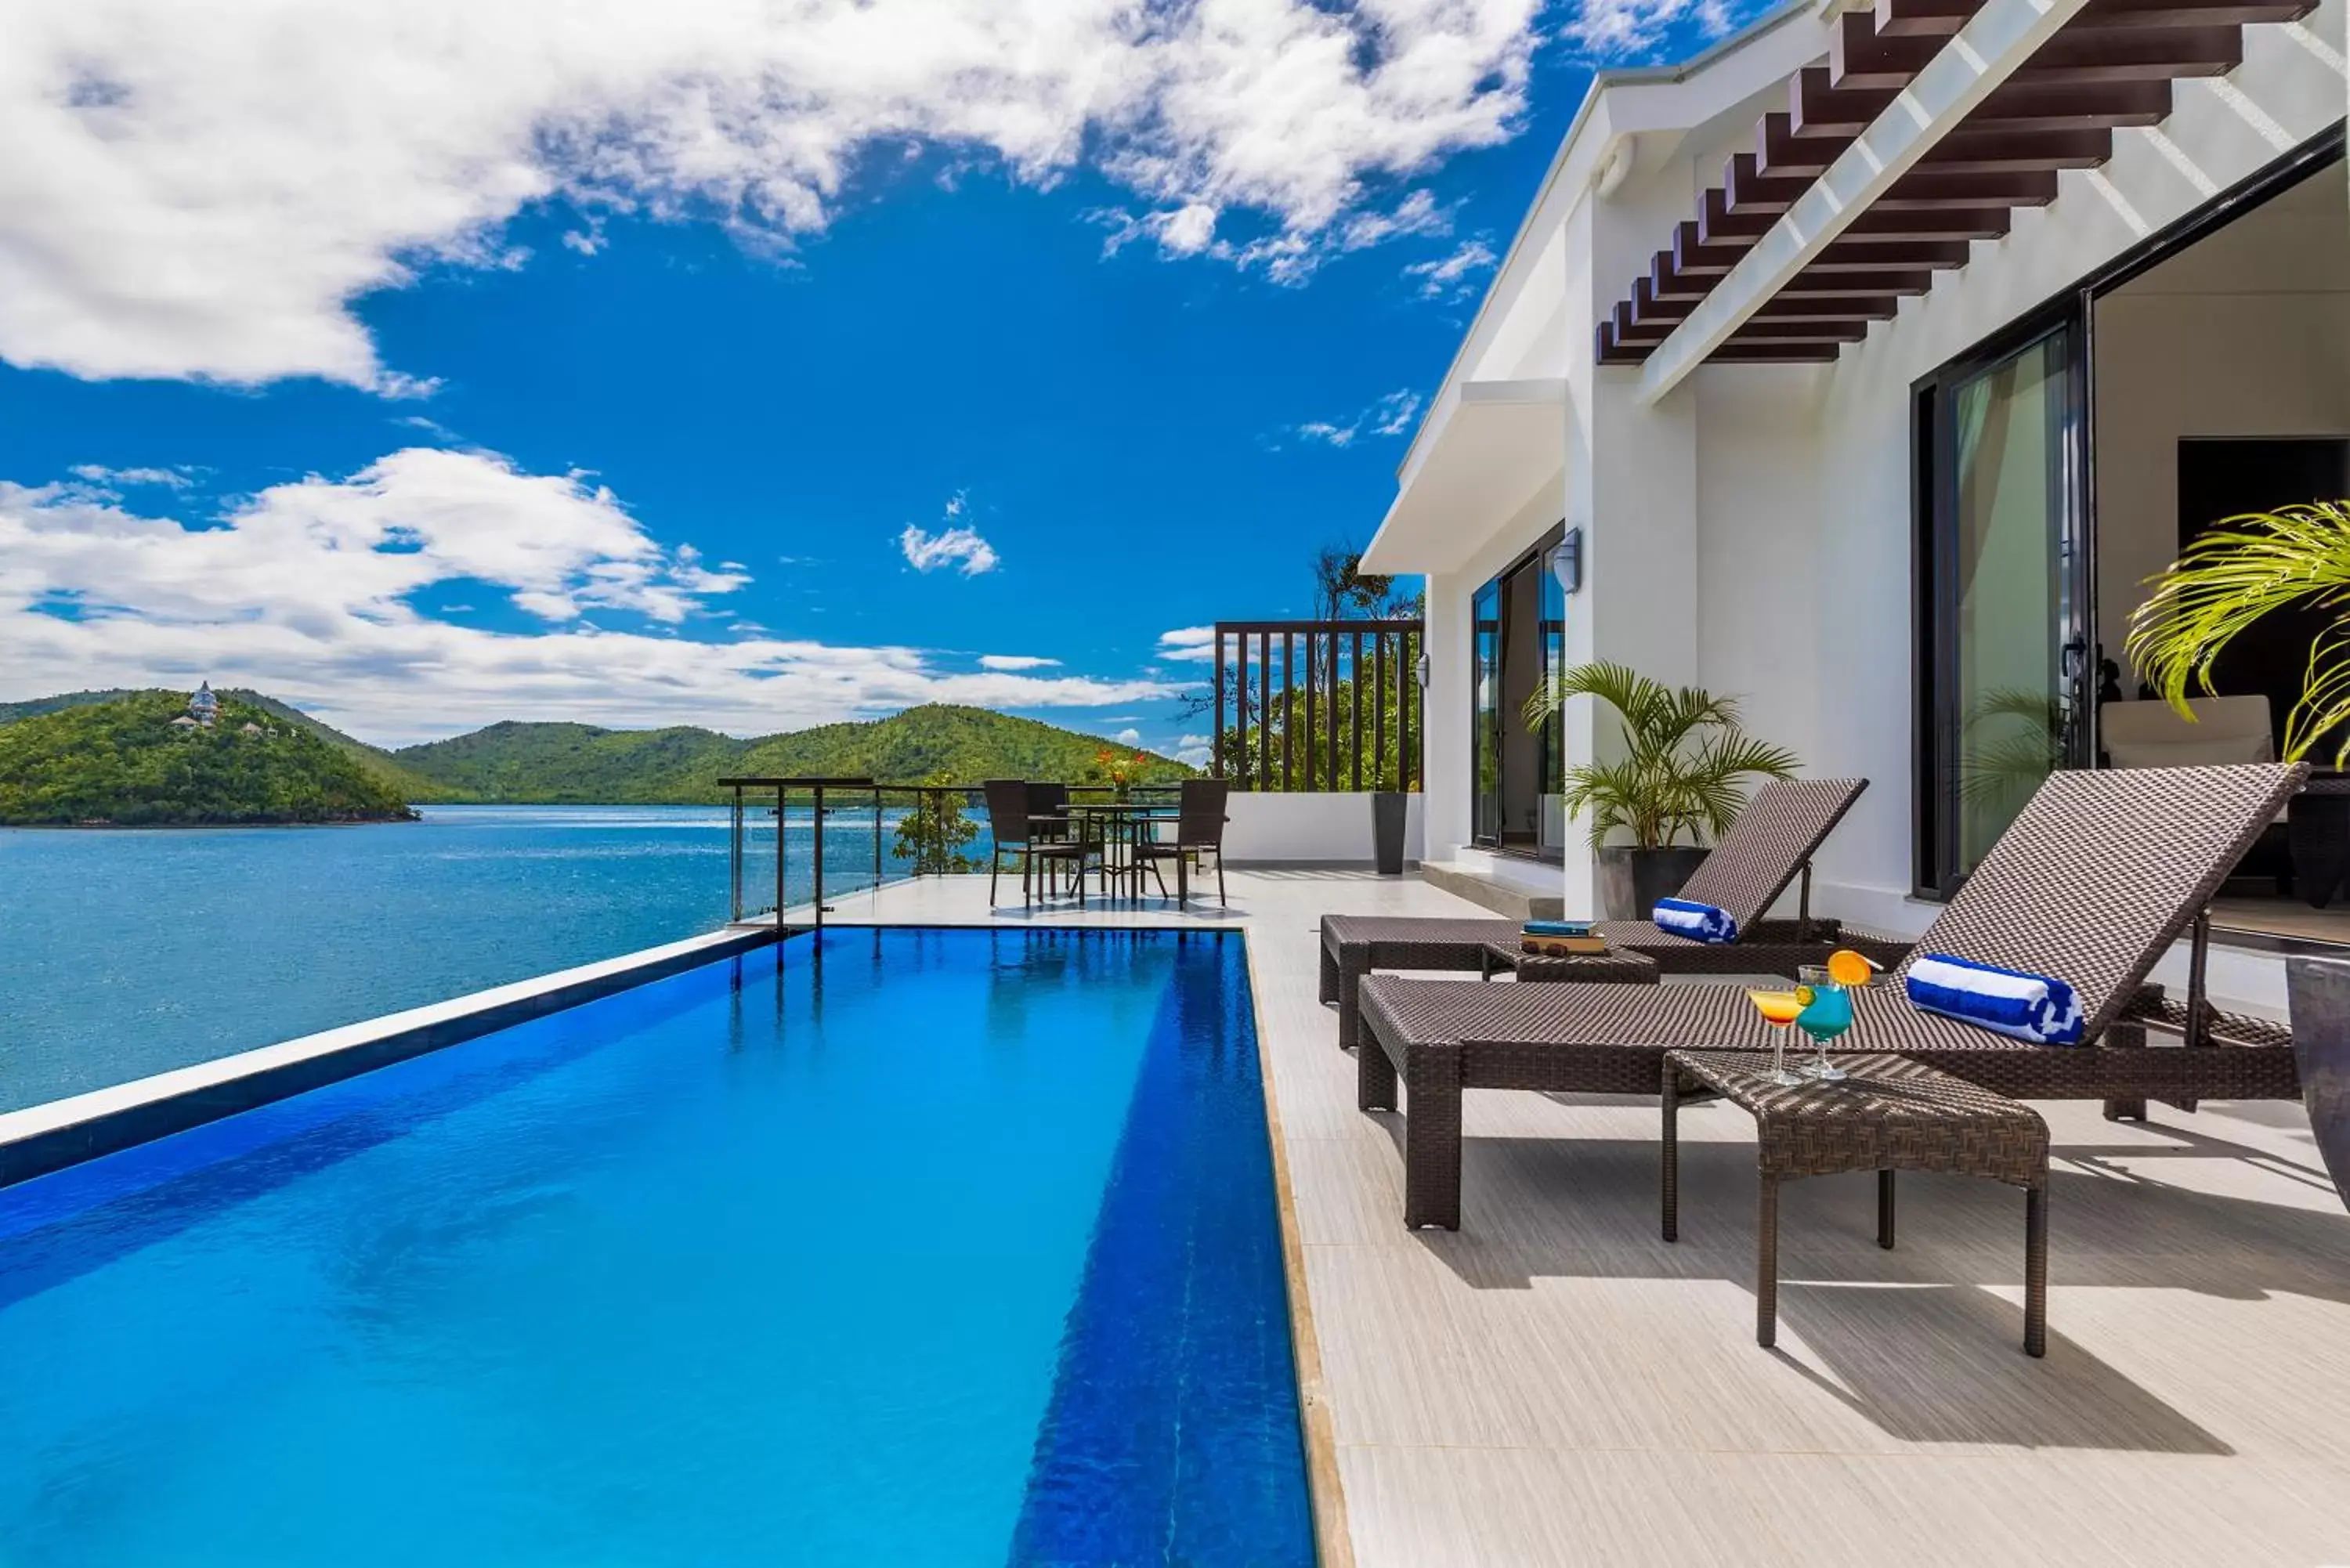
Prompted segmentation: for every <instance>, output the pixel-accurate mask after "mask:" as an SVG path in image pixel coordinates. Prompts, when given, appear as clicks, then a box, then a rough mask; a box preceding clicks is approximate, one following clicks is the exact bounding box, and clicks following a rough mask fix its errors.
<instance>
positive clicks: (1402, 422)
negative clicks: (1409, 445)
mask: <svg viewBox="0 0 2350 1568" xmlns="http://www.w3.org/2000/svg"><path fill="white" fill-rule="evenodd" d="M1417 413H1419V393H1418V392H1414V391H1410V390H1408V389H1399V390H1397V391H1393V392H1389V393H1388V395H1387V396H1385V397H1383V398H1381V399H1380V400H1378V401H1377V402H1375V403H1373V404H1372V405H1371V406H1370V407H1368V408H1367V409H1364V410H1361V411H1360V412H1358V413H1357V414H1356V415H1355V416H1354V417H1353V418H1352V419H1350V420H1347V421H1346V422H1345V423H1343V424H1341V423H1338V422H1337V421H1332V420H1308V421H1305V423H1304V424H1302V425H1299V426H1297V427H1296V431H1297V433H1298V434H1299V435H1301V436H1303V437H1305V439H1306V440H1307V441H1322V442H1325V443H1326V444H1327V445H1330V446H1352V445H1354V444H1355V440H1356V438H1357V437H1358V436H1360V435H1362V434H1363V432H1365V431H1369V432H1370V433H1371V434H1373V435H1378V436H1398V435H1402V434H1404V433H1405V432H1406V431H1409V430H1410V429H1411V421H1412V416H1413V415H1415V414H1417Z"/></svg>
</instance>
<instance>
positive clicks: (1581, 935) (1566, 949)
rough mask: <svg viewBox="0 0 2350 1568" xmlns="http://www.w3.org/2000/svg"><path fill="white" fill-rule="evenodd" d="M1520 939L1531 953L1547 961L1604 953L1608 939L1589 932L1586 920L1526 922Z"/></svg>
mask: <svg viewBox="0 0 2350 1568" xmlns="http://www.w3.org/2000/svg"><path fill="white" fill-rule="evenodd" d="M1519 939H1520V940H1521V941H1522V942H1523V945H1524V948H1525V950H1526V951H1528V952H1530V953H1541V954H1543V955H1544V957H1546V958H1565V957H1568V956H1571V955H1576V954H1596V953H1604V952H1606V951H1607V938H1606V937H1603V936H1601V935H1600V934H1599V933H1598V932H1596V931H1595V930H1593V929H1591V922H1590V921H1589V920H1528V921H1527V922H1526V923H1525V924H1524V925H1523V926H1522V927H1520V928H1519Z"/></svg>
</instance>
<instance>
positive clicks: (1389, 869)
mask: <svg viewBox="0 0 2350 1568" xmlns="http://www.w3.org/2000/svg"><path fill="white" fill-rule="evenodd" d="M1410 804H1411V797H1410V796H1409V795H1407V794H1404V793H1403V792H1402V791H1400V790H1391V789H1383V790H1378V791H1377V792H1375V793H1374V794H1372V796H1371V860H1372V862H1373V864H1374V865H1376V866H1377V867H1378V873H1379V875H1380V876H1382V877H1400V876H1402V875H1403V829H1404V824H1405V822H1406V821H1407V820H1409V815H1408V814H1409V806H1410Z"/></svg>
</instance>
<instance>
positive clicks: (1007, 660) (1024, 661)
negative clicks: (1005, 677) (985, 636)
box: [979, 653, 1061, 672]
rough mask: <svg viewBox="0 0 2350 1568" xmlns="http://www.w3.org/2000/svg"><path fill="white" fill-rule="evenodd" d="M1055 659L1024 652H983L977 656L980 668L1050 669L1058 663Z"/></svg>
mask: <svg viewBox="0 0 2350 1568" xmlns="http://www.w3.org/2000/svg"><path fill="white" fill-rule="evenodd" d="M1060 662H1061V661H1060V660H1059V659H1038V658H1036V657H1035V656H1034V655H1033V654H1026V653H983V654H981V655H980V656H979V667H980V668H981V669H982V670H1013V671H1015V672H1016V671H1019V670H1050V669H1054V668H1056V667H1057V666H1058V665H1059V664H1060Z"/></svg>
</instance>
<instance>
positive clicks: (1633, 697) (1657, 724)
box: [1523, 659, 1800, 849]
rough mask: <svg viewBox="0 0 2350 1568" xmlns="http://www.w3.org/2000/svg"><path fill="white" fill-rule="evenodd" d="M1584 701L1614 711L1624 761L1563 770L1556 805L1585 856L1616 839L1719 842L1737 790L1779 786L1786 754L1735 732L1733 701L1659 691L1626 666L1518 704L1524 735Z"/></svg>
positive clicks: (1589, 670) (1659, 685)
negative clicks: (1764, 782) (1585, 841)
mask: <svg viewBox="0 0 2350 1568" xmlns="http://www.w3.org/2000/svg"><path fill="white" fill-rule="evenodd" d="M1577 697H1591V698H1594V699H1596V700H1597V701H1600V702H1603V703H1605V704H1606V705H1607V706H1608V707H1609V708H1611V709H1613V710H1614V711H1615V713H1616V718H1617V724H1618V726H1619V727H1620V729H1621V731H1622V733H1623V745H1624V755H1623V756H1622V757H1620V758H1618V759H1617V760H1614V761H1611V762H1607V763H1582V764H1580V765H1577V766H1574V767H1569V768H1568V769H1566V770H1565V777H1564V780H1563V784H1562V789H1561V799H1562V802H1563V803H1564V805H1565V808H1566V810H1567V813H1568V815H1572V816H1575V817H1579V818H1581V819H1582V820H1583V821H1584V824H1585V826H1586V831H1587V832H1588V834H1589V835H1590V838H1591V845H1592V847H1593V848H1595V849H1596V848H1598V847H1600V846H1603V845H1604V844H1605V843H1606V842H1607V837H1608V836H1609V835H1610V834H1611V833H1614V832H1617V831H1618V830H1621V831H1623V832H1625V833H1627V834H1628V835H1630V836H1631V839H1632V842H1633V843H1634V844H1635V845H1637V846H1640V847H1642V848H1661V847H1664V846H1669V845H1673V844H1678V843H1679V842H1681V841H1682V840H1683V839H1684V838H1687V839H1689V840H1690V841H1691V842H1697V843H1701V842H1703V839H1704V837H1705V836H1707V835H1711V836H1714V837H1717V838H1718V837H1720V836H1721V834H1722V833H1723V832H1724V831H1726V830H1727V829H1728V828H1729V826H1730V824H1731V821H1732V820H1734V819H1735V818H1736V816H1737V815H1738V812H1739V809H1740V807H1742V805H1744V804H1745V801H1746V791H1745V781H1746V780H1748V779H1750V778H1754V777H1763V778H1784V777H1787V776H1788V775H1790V774H1793V773H1794V771H1795V769H1796V768H1797V767H1798V766H1799V765H1800V764H1799V763H1798V762H1797V761H1796V758H1795V755H1794V753H1792V752H1790V751H1788V750H1787V749H1786V748H1785V747H1783V746H1773V745H1769V744H1766V743H1764V742H1760V741H1756V740H1753V739H1752V738H1751V737H1750V736H1748V735H1747V734H1746V733H1745V732H1743V731H1742V730H1741V729H1740V728H1739V724H1740V714H1739V707H1738V700H1737V699H1736V698H1734V697H1724V696H1719V695H1717V694H1715V693H1713V692H1711V691H1705V690H1703V689H1702V688H1700V687H1695V686H1679V687H1673V686H1667V685H1666V684H1665V683H1664V682H1663V681H1661V680H1652V679H1650V678H1649V677H1648V676H1646V675H1643V674H1641V673H1640V672H1639V671H1638V670H1634V669H1632V668H1631V667H1630V666H1629V665H1625V664H1617V663H1612V662H1609V661H1607V660H1604V659H1603V660H1599V661H1596V662H1594V663H1590V664H1580V665H1576V666H1575V668H1573V669H1571V670H1562V671H1560V672H1558V673H1557V674H1555V675H1554V676H1552V677H1551V678H1550V679H1549V680H1546V681H1544V684H1543V685H1542V687H1541V688H1540V689H1539V690H1538V691H1535V692H1534V695H1533V696H1531V697H1529V698H1528V699H1527V700H1526V702H1525V707H1524V710H1523V716H1524V720H1525V723H1526V727H1527V728H1528V729H1532V730H1537V731H1538V730H1540V729H1541V728H1542V727H1543V726H1544V725H1545V724H1547V723H1548V722H1551V721H1552V720H1554V719H1555V718H1557V717H1558V716H1559V714H1560V713H1561V712H1562V711H1564V710H1565V707H1566V705H1567V703H1568V702H1570V701H1573V700H1574V699H1575V698H1577Z"/></svg>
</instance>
